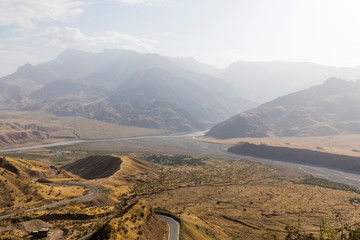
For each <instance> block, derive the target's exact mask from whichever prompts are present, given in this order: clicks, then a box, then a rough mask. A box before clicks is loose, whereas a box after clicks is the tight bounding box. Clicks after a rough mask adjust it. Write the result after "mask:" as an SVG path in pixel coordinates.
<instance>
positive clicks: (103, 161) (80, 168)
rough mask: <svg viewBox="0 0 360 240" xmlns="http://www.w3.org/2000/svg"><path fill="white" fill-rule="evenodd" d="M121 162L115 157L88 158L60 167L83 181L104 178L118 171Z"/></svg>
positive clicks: (97, 156)
mask: <svg viewBox="0 0 360 240" xmlns="http://www.w3.org/2000/svg"><path fill="white" fill-rule="evenodd" d="M121 164H122V160H121V158H120V157H116V156H99V155H96V156H89V157H86V158H82V159H79V160H77V161H75V162H73V163H70V164H67V165H65V166H63V167H62V169H65V170H67V171H69V172H71V173H73V174H75V175H78V176H80V177H82V178H85V179H95V178H106V177H110V176H111V175H113V174H114V173H115V172H117V171H118V170H120V166H121Z"/></svg>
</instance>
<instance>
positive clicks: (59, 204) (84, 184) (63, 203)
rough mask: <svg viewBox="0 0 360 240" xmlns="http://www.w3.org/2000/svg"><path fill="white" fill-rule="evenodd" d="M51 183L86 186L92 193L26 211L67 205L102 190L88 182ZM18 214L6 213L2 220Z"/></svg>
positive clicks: (0, 217) (1, 217) (92, 195)
mask: <svg viewBox="0 0 360 240" xmlns="http://www.w3.org/2000/svg"><path fill="white" fill-rule="evenodd" d="M51 184H56V185H71V186H80V187H85V188H88V189H90V190H91V193H89V194H88V195H85V196H81V197H77V198H73V199H69V200H64V201H61V202H57V203H53V204H48V205H44V206H41V207H37V208H32V209H28V210H25V212H31V211H36V210H44V209H47V208H53V207H58V206H62V205H66V204H69V203H71V202H75V201H82V200H85V199H87V198H91V197H94V196H96V195H97V194H99V192H100V190H99V189H98V188H97V187H95V186H92V185H89V184H87V183H76V182H67V183H51ZM16 214H17V212H15V213H11V214H8V215H4V216H0V220H3V219H6V218H9V217H12V216H15V215H16Z"/></svg>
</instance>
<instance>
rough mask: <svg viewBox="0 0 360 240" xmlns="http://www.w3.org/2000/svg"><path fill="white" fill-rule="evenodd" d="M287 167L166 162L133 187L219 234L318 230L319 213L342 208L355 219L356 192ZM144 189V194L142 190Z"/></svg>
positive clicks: (247, 235) (219, 236)
mask: <svg viewBox="0 0 360 240" xmlns="http://www.w3.org/2000/svg"><path fill="white" fill-rule="evenodd" d="M294 173H295V172H293V173H291V174H290V173H289V172H288V171H287V170H279V169H275V168H270V167H265V166H263V165H260V164H254V163H247V162H237V161H220V160H213V161H210V162H208V163H207V164H206V165H205V166H198V167H184V166H181V167H167V168H165V169H164V173H163V174H162V175H160V177H159V179H157V180H153V181H152V182H150V183H138V184H137V185H135V187H134V192H135V193H136V194H139V195H140V197H141V198H144V199H146V200H147V201H148V202H149V203H150V204H151V205H152V206H153V207H160V208H167V209H169V210H170V211H172V212H174V213H177V214H178V215H180V217H181V218H182V219H183V220H185V222H188V223H191V224H193V225H195V226H197V227H198V228H200V229H203V230H204V231H205V233H207V234H209V235H210V236H211V235H214V236H215V237H216V238H217V239H259V238H260V239H261V236H262V234H265V233H268V232H275V233H278V234H279V235H282V234H284V229H285V226H286V225H287V224H292V225H297V224H298V222H300V224H301V226H302V227H303V228H305V229H307V231H310V232H314V233H317V231H318V229H319V225H320V223H321V219H322V218H325V219H329V220H331V221H333V220H334V216H335V215H334V211H340V212H341V213H342V214H343V217H344V220H345V221H348V222H354V221H356V220H357V216H358V215H359V214H360V205H358V204H356V203H351V202H350V199H352V198H357V199H359V198H360V195H359V194H356V193H352V192H344V191H340V190H333V189H327V188H322V187H318V186H311V185H303V184H296V183H294V182H293V180H294V179H299V178H301V174H298V175H297V176H291V175H294ZM142 194H144V195H142Z"/></svg>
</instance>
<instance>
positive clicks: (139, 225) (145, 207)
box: [90, 200, 168, 240]
mask: <svg viewBox="0 0 360 240" xmlns="http://www.w3.org/2000/svg"><path fill="white" fill-rule="evenodd" d="M167 228H168V227H167V225H166V224H165V223H164V222H163V221H161V219H160V218H159V217H157V216H156V215H155V213H154V211H153V209H152V207H151V206H150V205H149V204H148V203H147V202H145V201H142V200H140V201H139V202H137V203H136V204H135V205H134V206H131V208H129V209H128V210H127V211H126V212H124V213H123V214H119V216H115V217H114V218H112V219H111V220H110V221H109V222H108V223H107V224H105V225H104V226H103V227H102V228H100V229H99V230H98V231H97V232H95V234H94V235H93V236H91V238H90V239H91V240H103V239H104V240H105V239H118V240H127V239H143V240H146V239H157V240H166V239H167Z"/></svg>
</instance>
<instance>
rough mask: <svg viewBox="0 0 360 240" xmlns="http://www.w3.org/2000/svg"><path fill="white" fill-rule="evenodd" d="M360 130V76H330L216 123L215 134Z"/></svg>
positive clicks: (321, 133)
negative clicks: (346, 78) (321, 81)
mask: <svg viewBox="0 0 360 240" xmlns="http://www.w3.org/2000/svg"><path fill="white" fill-rule="evenodd" d="M359 133H360V80H358V81H356V82H354V81H345V80H342V79H338V78H330V79H328V80H326V81H325V82H324V83H323V84H322V85H317V86H314V87H311V88H308V89H305V90H302V91H298V92H295V93H292V94H288V95H285V96H283V97H279V98H276V99H275V100H273V101H270V102H268V103H265V104H263V105H261V106H259V107H257V108H254V109H252V110H248V111H246V112H243V113H240V114H238V115H236V116H233V117H232V118H230V119H228V120H226V121H224V122H221V123H219V124H217V125H215V126H214V127H213V128H212V129H211V130H210V131H209V132H208V133H207V134H206V135H207V136H210V137H215V138H222V139H226V138H236V137H267V136H278V137H292V136H328V135H337V134H359Z"/></svg>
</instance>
